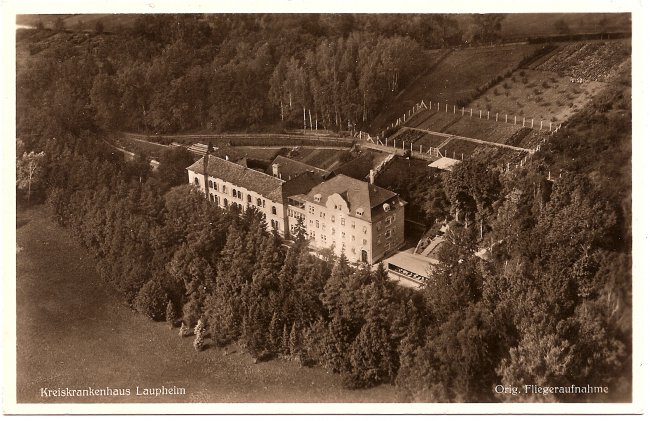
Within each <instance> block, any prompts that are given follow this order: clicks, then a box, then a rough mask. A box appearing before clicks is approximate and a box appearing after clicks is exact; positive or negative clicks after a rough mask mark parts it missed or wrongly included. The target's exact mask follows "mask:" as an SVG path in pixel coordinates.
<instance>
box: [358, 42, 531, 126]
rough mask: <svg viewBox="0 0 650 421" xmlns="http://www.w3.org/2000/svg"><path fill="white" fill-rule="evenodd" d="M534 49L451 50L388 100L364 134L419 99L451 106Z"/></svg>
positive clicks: (389, 120) (406, 109)
mask: <svg viewBox="0 0 650 421" xmlns="http://www.w3.org/2000/svg"><path fill="white" fill-rule="evenodd" d="M538 48H540V46H539V45H526V44H518V45H501V46H495V47H481V48H467V49H459V50H455V51H453V52H452V53H450V54H449V55H447V56H446V57H445V58H444V59H443V60H442V61H441V62H440V63H438V64H437V65H436V66H434V67H433V68H432V69H431V70H430V71H429V72H427V73H426V74H424V75H422V76H421V77H419V78H418V79H416V80H415V81H414V82H413V83H411V85H409V86H408V87H407V88H406V89H405V90H404V92H402V93H400V95H399V96H398V97H397V98H396V99H395V100H393V101H390V103H389V104H388V106H387V108H386V109H384V110H383V111H382V113H380V115H378V116H377V117H376V118H375V119H374V121H373V123H372V124H371V126H370V128H369V130H368V131H370V132H371V133H375V132H381V130H384V129H385V128H386V126H387V125H390V124H391V123H392V122H394V121H395V120H396V119H397V118H398V117H401V116H402V115H403V114H404V112H405V111H408V109H409V108H411V107H413V105H415V103H416V102H420V101H421V100H425V101H427V103H428V101H434V102H440V103H441V104H442V103H444V102H448V103H449V104H453V103H454V102H455V101H457V100H459V99H462V98H464V97H467V96H468V95H469V94H471V93H472V92H473V91H474V90H475V89H476V88H477V87H479V86H481V85H483V84H484V83H487V82H489V81H490V80H492V79H493V78H495V77H496V76H498V75H501V74H504V73H505V72H506V71H507V70H508V69H511V68H513V67H515V66H517V65H518V64H519V63H520V62H521V60H522V59H523V58H524V57H526V56H528V55H530V54H532V53H533V52H534V51H535V50H537V49H538Z"/></svg>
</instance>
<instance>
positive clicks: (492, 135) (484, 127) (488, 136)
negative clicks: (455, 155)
mask: <svg viewBox="0 0 650 421" xmlns="http://www.w3.org/2000/svg"><path fill="white" fill-rule="evenodd" d="M465 114H466V115H467V113H465ZM484 117H485V116H484ZM519 129H521V127H520V126H515V125H514V124H507V123H500V122H496V121H494V120H487V119H485V118H483V119H480V118H478V116H476V115H475V116H474V117H471V118H470V117H467V116H466V117H462V118H460V119H459V120H458V121H457V122H455V123H454V124H452V125H451V126H449V127H448V128H447V129H446V130H445V133H450V134H455V135H458V136H465V137H471V138H474V139H480V140H485V141H488V142H494V143H506V141H507V140H508V139H509V138H511V137H512V136H513V135H514V134H515V133H517V132H518V131H519Z"/></svg>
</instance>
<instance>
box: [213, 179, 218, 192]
mask: <svg viewBox="0 0 650 421" xmlns="http://www.w3.org/2000/svg"><path fill="white" fill-rule="evenodd" d="M213 186H214V188H215V190H217V191H219V185H218V184H217V182H216V181H215V182H214V184H213Z"/></svg>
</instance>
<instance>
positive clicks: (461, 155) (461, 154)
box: [460, 152, 465, 161]
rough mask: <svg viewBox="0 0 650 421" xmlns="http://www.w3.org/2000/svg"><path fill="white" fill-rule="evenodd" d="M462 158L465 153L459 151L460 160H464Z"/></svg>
mask: <svg viewBox="0 0 650 421" xmlns="http://www.w3.org/2000/svg"><path fill="white" fill-rule="evenodd" d="M464 159H465V153H463V152H461V153H460V160H461V161H462V160H464Z"/></svg>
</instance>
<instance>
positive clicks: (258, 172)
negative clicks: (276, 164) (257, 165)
mask: <svg viewBox="0 0 650 421" xmlns="http://www.w3.org/2000/svg"><path fill="white" fill-rule="evenodd" d="M210 157H212V158H216V159H219V160H221V161H223V162H228V163H230V164H232V165H236V166H238V167H240V168H242V169H244V170H251V171H255V173H257V174H262V175H264V176H266V177H269V178H272V179H273V180H278V181H279V182H280V184H284V183H286V181H284V180H283V179H281V178H278V177H274V176H272V175H270V174H267V173H265V172H262V171H257V170H256V169H254V168H248V167H245V166H243V165H240V164H238V163H236V162H233V161H230V160H228V159H223V158H221V157H218V156H214V155H208V165H210ZM201 159H203V158H201Z"/></svg>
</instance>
